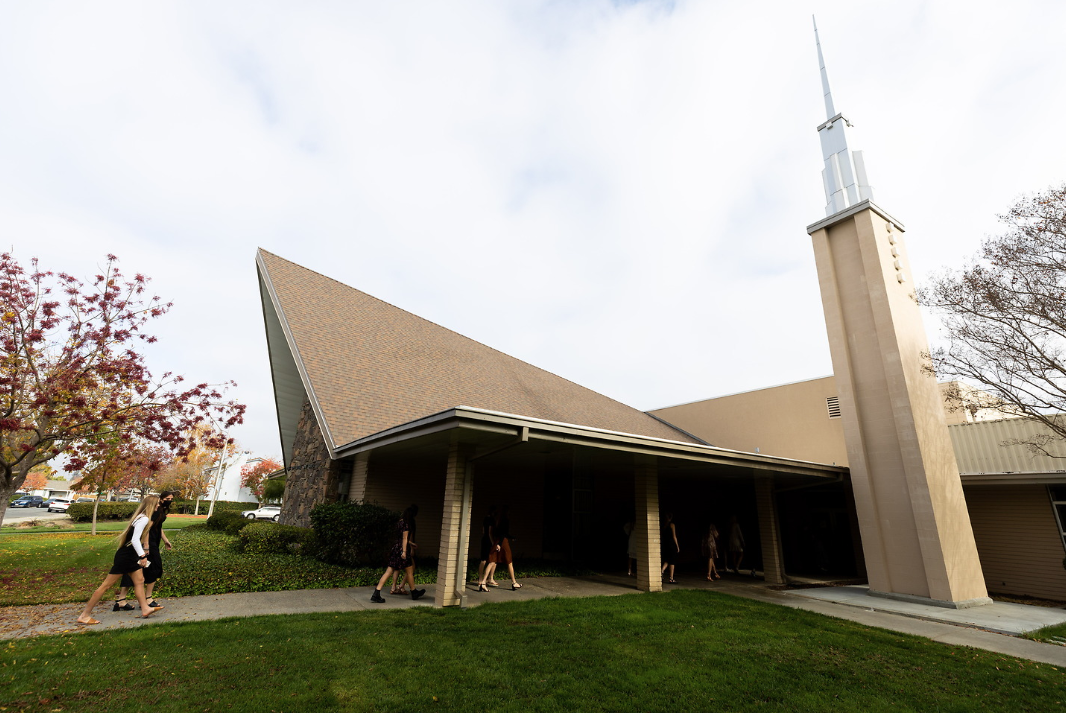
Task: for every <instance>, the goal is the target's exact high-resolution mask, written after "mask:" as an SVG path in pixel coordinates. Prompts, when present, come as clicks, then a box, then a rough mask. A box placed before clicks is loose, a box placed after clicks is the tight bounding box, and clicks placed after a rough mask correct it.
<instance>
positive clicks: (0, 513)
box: [0, 485, 18, 524]
mask: <svg viewBox="0 0 1066 713" xmlns="http://www.w3.org/2000/svg"><path fill="white" fill-rule="evenodd" d="M16 490H18V488H16V487H15V486H14V485H9V486H7V487H2V486H0V524H3V522H4V516H5V515H7V506H8V503H10V502H11V501H12V500H14V498H13V497H11V496H12V495H14V494H15V491H16Z"/></svg>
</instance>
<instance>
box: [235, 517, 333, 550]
mask: <svg viewBox="0 0 1066 713" xmlns="http://www.w3.org/2000/svg"><path fill="white" fill-rule="evenodd" d="M238 535H239V536H240V540H239V541H238V544H237V549H238V551H240V552H243V553H245V554H249V555H314V554H317V553H318V551H319V547H318V542H317V538H316V537H315V531H314V530H312V529H311V528H309V527H296V526H294V525H277V524H275V523H273V522H249V524H248V525H247V526H245V527H244V528H242V529H241V530H240V532H239V533H238Z"/></svg>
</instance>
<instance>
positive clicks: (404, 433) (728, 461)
mask: <svg viewBox="0 0 1066 713" xmlns="http://www.w3.org/2000/svg"><path fill="white" fill-rule="evenodd" d="M458 427H462V428H472V429H476V430H484V431H492V432H498V433H504V434H511V435H517V434H518V433H519V432H520V431H521V429H522V428H523V427H525V428H528V429H529V438H530V440H546V441H555V442H564V443H572V444H574V445H584V446H589V447H599V448H607V449H609V450H624V451H629V452H637V453H645V454H649V455H661V456H666V457H671V458H682V459H685V460H696V461H702V462H708V463H718V464H723V465H734V466H744V467H750V468H756V469H762V470H778V471H786V472H794V473H806V474H812V475H813V474H820V475H825V476H831V477H836V476H837V475H839V474H841V473H846V472H848V469H847V468H846V467H844V466H837V465H827V464H825V463H815V462H812V461H802V460H796V459H793V458H781V457H778V456H765V455H760V454H757V453H745V452H744V451H735V450H731V449H728V448H718V447H716V446H707V445H701V444H696V443H684V442H682V441H672V440H669V439H666V438H656V437H654V436H639V435H635V434H632V433H623V432H620V431H610V430H607V429H602V428H595V427H592V426H579V425H576V424H571V423H563V422H560V421H548V420H545V419H539V418H532V417H527V416H518V415H516V414H509V413H503V412H500V411H490V410H487V409H479V408H474V407H470V406H458V407H456V408H454V409H449V410H447V411H442V412H440V413H437V414H433V415H432V416H427V417H425V418H422V419H418V420H417V421H412V422H410V423H408V424H403V425H401V426H396V427H395V428H391V429H388V430H386V431H382V432H381V433H378V434H374V435H372V436H367V437H365V438H361V439H359V440H357V441H353V442H352V443H349V444H346V445H344V446H341V447H340V448H338V449H337V450H338V454H339V455H340V456H342V457H343V456H348V455H352V454H354V453H358V452H360V451H366V450H371V449H373V448H376V447H380V446H382V445H385V444H387V443H397V442H399V441H403V440H408V439H410V438H415V437H418V436H424V435H427V434H429V433H436V432H440V431H444V430H448V429H450V428H458Z"/></svg>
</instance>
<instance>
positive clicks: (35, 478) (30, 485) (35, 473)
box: [22, 470, 48, 490]
mask: <svg viewBox="0 0 1066 713" xmlns="http://www.w3.org/2000/svg"><path fill="white" fill-rule="evenodd" d="M46 487H48V474H47V473H46V472H44V471H43V470H31V471H30V474H29V475H27V476H26V480H25V481H24V482H23V483H22V489H23V490H41V489H42V488H46Z"/></svg>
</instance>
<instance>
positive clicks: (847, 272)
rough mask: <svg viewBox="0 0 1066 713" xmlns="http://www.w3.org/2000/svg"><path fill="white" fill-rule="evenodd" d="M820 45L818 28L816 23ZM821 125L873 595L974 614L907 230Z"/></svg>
mask: <svg viewBox="0 0 1066 713" xmlns="http://www.w3.org/2000/svg"><path fill="white" fill-rule="evenodd" d="M815 38H816V42H817V28H815ZM818 60H819V64H820V65H821V72H822V84H823V88H824V92H825V103H826V113H827V120H826V122H825V123H823V124H822V125H821V126H819V127H818V133H819V135H820V137H821V142H822V152H823V158H824V159H825V170H824V171H823V182H824V184H825V192H826V201H827V205H826V214H827V216H828V217H827V218H825V219H824V220H821V221H819V222H817V223H815V224H813V225H811V226H809V227H808V228H807V232H808V233H809V234H810V235H811V238H812V240H813V242H814V253H815V260H816V262H817V265H818V281H819V284H820V287H821V293H822V306H823V309H824V311H825V322H826V329H827V331H828V334H829V345H830V350H831V352H832V357H833V371H834V372H835V374H836V380H837V385H838V387H839V389H840V405H841V411H842V416H843V419H844V437H845V441H846V443H847V451H848V462H849V465H850V468H851V478H852V486H853V489H854V493H855V507H856V511H857V513H858V519H859V529H860V532H861V536H862V545H863V552H864V554H865V558H866V569H867V573H868V576H869V581H870V592H871V594H881V595H884V596H890V597H894V598H911V597H917V598H920V599H921V600H922V601H924V602H926V603H929V602H932V603H937V604H941V605H943V606H951V607H959V608H961V607H966V606H975V605H979V604H985V603H988V602H990V601H991V600H990V599H989V598H988V596H987V592H986V590H985V584H984V577H983V576H982V573H981V564H980V561H979V560H978V556H977V547H976V545H975V544H974V538H973V531H972V529H971V527H970V519H969V515H968V514H967V510H966V501H965V499H964V497H963V491H962V483H961V481H960V479H959V471H958V467H957V465H956V463H955V455H954V451H953V449H952V444H951V440H950V437H949V435H948V431H947V427H946V424H945V421H944V412H943V406H942V404H941V399H940V395H939V392H938V389H937V383H936V379H935V378H934V377H933V376H932V375H931V374H930V373H928V372H927V371H925V370H923V354H925V353H927V352H928V351H929V346H928V340H927V338H926V333H925V329H924V327H923V325H922V318H921V314H920V312H919V309H918V305H917V303H916V302H915V300H914V296H913V287H912V286H911V283H910V282H908V277H909V275H910V270H909V266H908V263H907V256H906V253H905V251H904V249H903V236H902V233H903V226H902V224H900V223H899V221H897V220H895V219H894V218H892V217H891V216H890V215H889V214H888V213H886V212H885V211H883V210H882V209H881V208H879V207H878V206H877V205H875V204H874V202H873V192H872V189H871V188H870V186H869V183H868V181H867V179H866V171H865V166H864V164H863V160H862V154H861V153H860V152H857V151H856V152H852V151H850V150H849V148H848V142H847V139H848V135H847V131H848V129H849V128H850V127H851V125H850V124H849V123H848V121H847V119H845V118H844V117H843V115H841V114H838V113H836V112H835V111H834V109H833V103H832V98H831V97H830V94H829V81H828V79H827V77H826V72H825V63H824V62H823V61H822V50H821V45H820V44H819V45H818Z"/></svg>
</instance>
